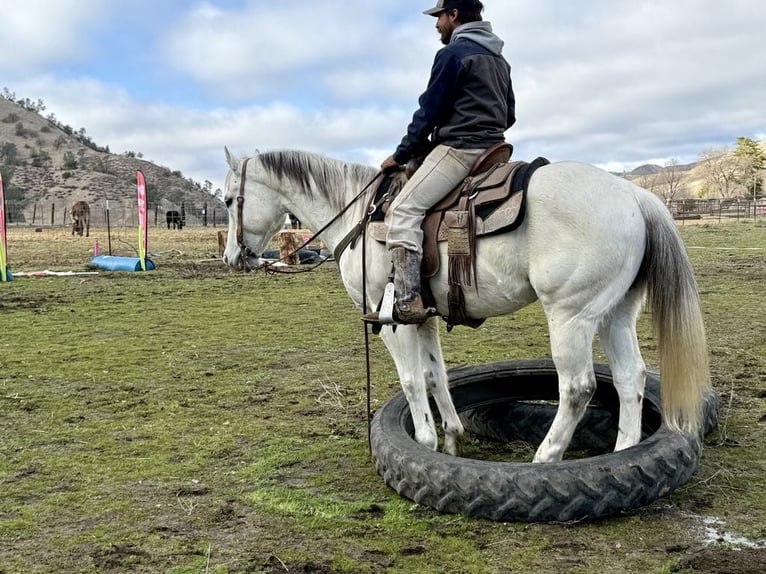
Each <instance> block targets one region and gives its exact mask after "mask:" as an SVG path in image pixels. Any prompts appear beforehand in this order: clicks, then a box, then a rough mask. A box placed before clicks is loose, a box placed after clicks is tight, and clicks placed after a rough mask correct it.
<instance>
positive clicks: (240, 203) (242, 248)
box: [237, 157, 258, 271]
mask: <svg viewBox="0 0 766 574" xmlns="http://www.w3.org/2000/svg"><path fill="white" fill-rule="evenodd" d="M249 161H250V158H249V157H247V158H245V159H244V161H243V162H242V171H241V173H240V180H239V195H238V196H237V246H238V247H239V258H240V261H241V262H242V270H243V271H247V258H248V257H250V256H252V257H258V254H257V253H256V252H255V251H253V250H252V249H250V247H248V246H247V244H246V243H245V232H244V230H243V229H242V211H243V207H244V205H245V177H246V176H247V164H248V162H249Z"/></svg>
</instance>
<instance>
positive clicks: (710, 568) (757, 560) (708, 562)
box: [676, 547, 766, 574]
mask: <svg viewBox="0 0 766 574" xmlns="http://www.w3.org/2000/svg"><path fill="white" fill-rule="evenodd" d="M678 570H693V571H694V572H700V573H704V574H763V572H766V550H765V549H763V548H743V549H736V548H718V547H709V548H705V549H703V550H700V551H699V552H695V553H693V554H692V555H690V556H687V557H685V558H682V559H681V562H680V564H679V569H678ZM678 570H676V571H678Z"/></svg>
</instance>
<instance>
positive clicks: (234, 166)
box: [223, 146, 240, 172]
mask: <svg viewBox="0 0 766 574" xmlns="http://www.w3.org/2000/svg"><path fill="white" fill-rule="evenodd" d="M223 149H224V151H225V152H226V163H228V164H229V167H230V168H231V170H232V171H234V172H237V171H239V163H240V162H239V160H238V159H237V158H236V157H234V156H233V155H231V152H230V151H229V148H228V147H226V146H224V147H223Z"/></svg>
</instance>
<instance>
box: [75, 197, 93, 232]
mask: <svg viewBox="0 0 766 574" xmlns="http://www.w3.org/2000/svg"><path fill="white" fill-rule="evenodd" d="M83 231H85V237H90V206H89V205H88V202H87V201H78V202H77V203H75V204H74V205H73V206H72V235H74V234H75V233H77V235H79V236H80V237H82V232H83Z"/></svg>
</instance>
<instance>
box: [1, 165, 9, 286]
mask: <svg viewBox="0 0 766 574" xmlns="http://www.w3.org/2000/svg"><path fill="white" fill-rule="evenodd" d="M6 253H8V241H7V239H6V236H5V191H4V190H3V174H2V173H0V281H3V282H5V281H8V270H7V269H6V267H5V266H6V262H7V261H8V260H7V259H6Z"/></svg>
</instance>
